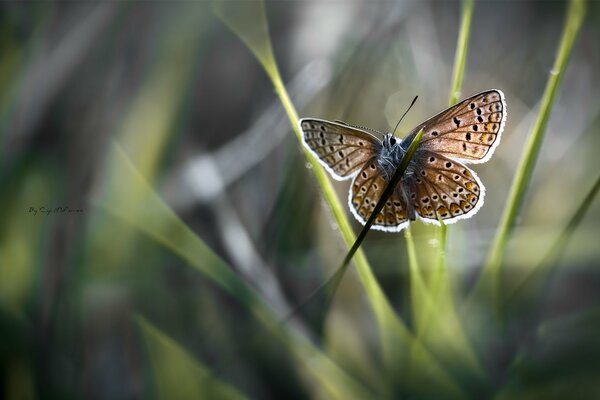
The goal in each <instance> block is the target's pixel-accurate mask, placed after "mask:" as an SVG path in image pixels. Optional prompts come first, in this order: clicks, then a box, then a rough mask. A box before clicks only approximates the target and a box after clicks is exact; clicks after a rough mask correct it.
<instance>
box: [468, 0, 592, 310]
mask: <svg viewBox="0 0 600 400" xmlns="http://www.w3.org/2000/svg"><path fill="white" fill-rule="evenodd" d="M585 11H586V4H585V1H584V0H571V1H570V2H569V5H568V11H567V15H566V18H565V25H564V29H563V33H562V37H561V41H560V45H559V48H558V53H557V56H556V59H555V61H554V66H553V67H552V70H551V71H550V78H549V79H548V82H547V84H546V89H545V91H544V95H543V97H542V104H541V107H540V110H539V113H538V115H537V118H536V120H535V124H534V126H533V128H532V130H531V133H530V135H529V137H528V139H527V143H526V145H525V151H524V152H523V156H522V157H521V161H520V163H519V166H518V167H517V172H516V175H515V178H514V180H513V182H512V185H511V188H510V192H509V195H508V201H507V204H506V207H505V209H504V212H503V214H502V218H501V221H500V225H499V226H498V231H497V232H496V236H495V238H494V242H493V244H492V247H491V249H490V252H489V254H488V257H487V260H486V263H485V266H484V268H483V271H482V275H481V277H480V279H479V280H478V282H477V285H476V287H475V289H474V294H482V295H485V296H491V300H492V302H493V303H494V304H495V305H496V306H499V305H500V302H501V298H500V296H501V278H500V274H501V266H502V260H503V255H504V249H505V247H506V243H507V241H508V236H509V233H510V230H511V228H512V227H513V225H514V223H515V220H516V218H517V215H518V213H519V210H520V207H521V203H522V201H523V196H524V195H525V191H526V189H527V186H528V185H529V181H530V180H531V175H532V173H533V168H534V166H535V162H536V159H537V156H538V153H539V150H540V146H541V144H542V139H543V138H544V132H545V128H546V124H547V122H548V118H549V117H550V113H551V111H552V106H553V104H554V100H555V98H556V94H557V92H558V88H559V86H560V82H561V80H562V77H563V75H564V72H565V69H566V67H567V63H568V60H569V56H570V54H571V50H572V48H573V44H574V43H575V39H576V37H577V33H578V32H579V29H580V28H581V25H582V24H583V20H584V16H585Z"/></svg>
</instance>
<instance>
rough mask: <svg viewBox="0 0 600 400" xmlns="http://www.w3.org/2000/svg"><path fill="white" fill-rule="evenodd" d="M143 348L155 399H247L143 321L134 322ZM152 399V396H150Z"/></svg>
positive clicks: (141, 319) (142, 319) (140, 319)
mask: <svg viewBox="0 0 600 400" xmlns="http://www.w3.org/2000/svg"><path fill="white" fill-rule="evenodd" d="M136 320H137V324H138V326H139V327H140V330H141V333H142V336H143V339H144V341H145V344H146V349H147V355H148V358H149V360H150V362H149V364H150V367H151V369H152V376H153V382H154V384H155V386H156V392H157V396H156V397H157V398H158V399H227V400H229V399H232V400H238V399H239V400H241V399H247V398H248V397H247V396H245V395H244V394H242V393H241V392H240V391H238V389H236V388H235V387H233V386H232V385H230V384H229V383H226V382H224V381H223V380H221V379H218V378H217V377H216V376H214V375H213V373H212V372H211V370H210V369H209V368H208V367H206V366H205V365H203V364H202V363H201V362H200V361H198V360H195V359H194V357H193V356H192V355H191V354H189V353H188V352H187V351H185V350H184V349H183V348H181V346H179V345H178V344H177V343H176V342H175V341H173V339H171V338H169V337H168V336H167V335H166V334H164V333H163V332H161V331H160V330H159V329H158V328H156V327H155V326H154V325H152V324H151V323H150V322H148V321H147V320H146V319H144V318H143V317H140V316H138V317H137V318H136ZM152 397H153V396H152Z"/></svg>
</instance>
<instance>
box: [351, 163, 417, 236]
mask: <svg viewBox="0 0 600 400" xmlns="http://www.w3.org/2000/svg"><path fill="white" fill-rule="evenodd" d="M386 185H387V181H386V180H385V178H384V175H383V174H382V173H381V170H380V169H379V167H378V164H377V160H376V159H375V158H373V159H371V160H370V161H369V162H367V163H366V164H365V166H364V167H363V168H362V169H361V170H360V172H359V173H358V174H357V175H356V177H355V178H354V180H353V181H352V187H351V188H350V195H349V198H348V205H349V206H350V210H351V211H352V214H354V216H355V217H356V219H357V220H358V221H359V222H360V223H361V224H363V225H364V224H365V223H366V222H367V219H369V217H370V216H371V213H372V212H373V209H374V208H375V205H376V204H377V202H378V201H379V199H381V195H382V193H383V191H384V190H385V187H386ZM407 223H408V222H407V212H406V206H405V202H404V200H403V198H402V195H401V193H400V190H396V191H394V193H392V195H391V196H390V197H389V198H388V199H387V200H386V202H385V204H384V206H383V208H382V209H381V211H380V212H379V214H378V215H377V217H375V220H374V221H373V225H372V228H373V229H377V230H382V231H399V230H401V229H402V228H404V227H405V226H406V224H407Z"/></svg>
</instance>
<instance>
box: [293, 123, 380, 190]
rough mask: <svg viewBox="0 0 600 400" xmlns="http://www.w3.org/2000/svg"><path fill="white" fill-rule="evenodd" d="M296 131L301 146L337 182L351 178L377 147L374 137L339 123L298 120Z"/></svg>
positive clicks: (377, 140)
mask: <svg viewBox="0 0 600 400" xmlns="http://www.w3.org/2000/svg"><path fill="white" fill-rule="evenodd" d="M300 128H301V131H302V135H303V136H302V138H303V142H304V144H305V145H306V146H307V147H308V149H309V150H310V151H311V152H312V153H313V154H314V155H315V156H316V157H317V158H318V159H319V160H320V161H321V163H322V164H323V165H324V166H325V167H326V168H327V170H328V171H329V172H330V173H331V174H332V175H333V177H334V178H336V179H338V180H342V179H348V178H349V177H351V176H352V174H354V173H355V172H356V171H357V170H359V169H360V168H362V167H363V165H364V164H365V163H366V162H367V161H368V160H370V159H371V158H373V157H374V156H375V155H376V154H377V152H378V151H379V148H380V147H381V145H380V142H379V139H377V138H376V137H375V136H373V135H371V134H370V133H368V132H365V131H362V130H360V129H357V128H354V127H352V126H349V125H345V124H341V123H336V122H329V121H323V120H319V119H302V120H300Z"/></svg>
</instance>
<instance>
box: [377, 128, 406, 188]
mask: <svg viewBox="0 0 600 400" xmlns="http://www.w3.org/2000/svg"><path fill="white" fill-rule="evenodd" d="M409 144H410V143H409ZM407 150H408V146H406V148H404V147H403V146H402V139H399V138H397V137H395V136H394V135H393V134H391V133H386V134H385V136H384V138H383V141H382V145H381V149H380V150H379V154H378V156H377V163H378V165H379V167H380V168H381V171H382V173H383V174H384V175H385V177H386V180H387V181H389V179H390V178H391V177H392V175H394V171H396V168H398V165H400V163H401V162H402V159H403V158H404V155H405V154H406V151H407Z"/></svg>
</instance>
